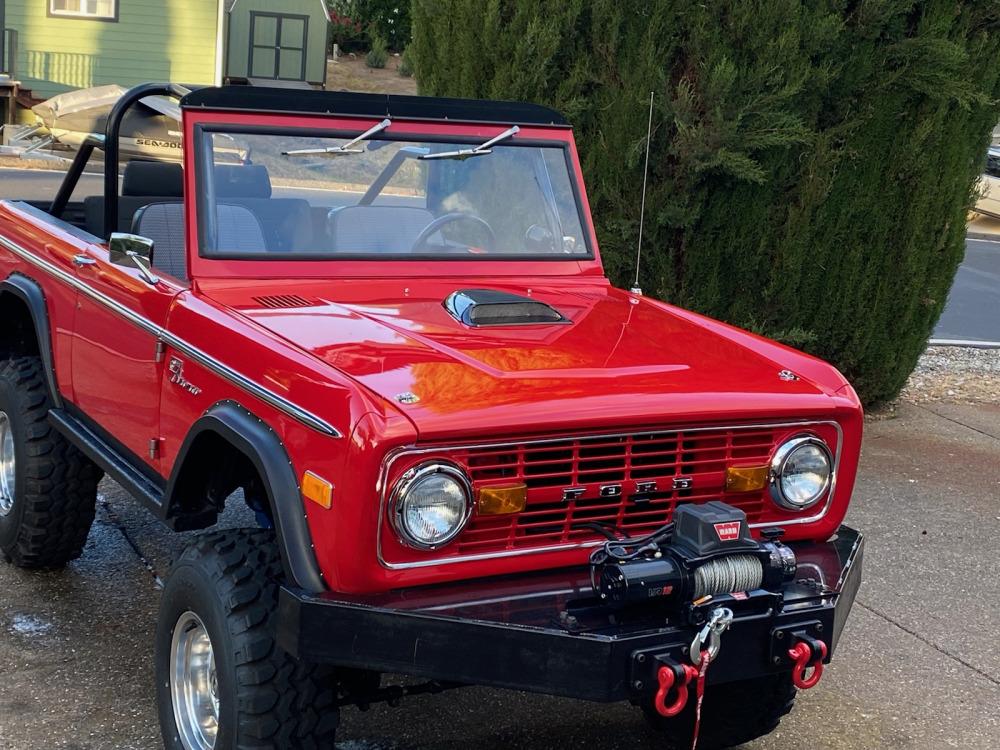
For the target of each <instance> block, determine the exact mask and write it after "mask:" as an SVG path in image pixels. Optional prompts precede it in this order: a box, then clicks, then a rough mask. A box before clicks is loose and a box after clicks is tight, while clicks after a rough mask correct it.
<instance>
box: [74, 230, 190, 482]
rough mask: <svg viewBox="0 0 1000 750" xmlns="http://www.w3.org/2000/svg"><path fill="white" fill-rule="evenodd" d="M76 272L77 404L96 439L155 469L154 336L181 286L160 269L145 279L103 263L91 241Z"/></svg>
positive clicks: (157, 374) (157, 366)
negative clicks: (153, 277) (93, 428)
mask: <svg viewBox="0 0 1000 750" xmlns="http://www.w3.org/2000/svg"><path fill="white" fill-rule="evenodd" d="M88 258H89V259H90V260H91V261H92V262H89V263H87V264H85V265H83V266H82V267H80V270H79V277H80V280H81V281H83V282H84V283H85V285H86V289H85V290H81V293H80V295H79V297H78V302H77V311H76V324H75V327H74V338H73V347H72V372H73V393H74V402H75V405H76V407H77V408H78V409H79V410H80V411H81V412H83V415H84V416H85V417H86V418H87V419H88V421H89V422H90V424H91V426H96V427H97V428H99V431H100V432H102V433H103V437H105V438H110V440H111V442H112V444H115V445H116V447H118V448H124V449H125V450H127V451H128V452H129V453H131V454H132V456H133V457H138V458H139V459H141V460H142V461H143V462H144V463H145V465H146V466H147V467H149V468H150V469H152V470H153V471H154V472H156V473H158V474H159V473H161V472H160V437H159V436H160V424H159V422H160V385H161V380H162V378H163V373H164V363H163V352H164V348H163V346H162V344H161V343H160V340H159V336H158V334H159V332H160V331H162V330H163V328H164V327H165V324H166V320H167V314H168V311H169V309H170V304H171V302H172V300H173V299H174V297H176V296H177V295H178V294H179V293H180V292H181V291H183V290H184V289H185V286H184V285H183V284H182V283H181V282H179V281H177V280H176V279H172V278H171V277H169V276H166V275H164V274H162V273H161V272H158V271H157V272H155V273H156V276H157V277H158V279H159V281H158V283H156V284H150V283H148V282H147V281H145V280H144V279H143V278H142V276H141V275H140V273H139V271H137V270H136V269H133V268H127V267H123V266H119V265H115V264H113V263H111V262H110V260H109V258H108V253H107V250H106V249H105V248H104V247H102V246H92V247H91V249H90V252H89V253H88Z"/></svg>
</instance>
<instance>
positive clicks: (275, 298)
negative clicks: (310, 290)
mask: <svg viewBox="0 0 1000 750" xmlns="http://www.w3.org/2000/svg"><path fill="white" fill-rule="evenodd" d="M253 301H254V302H256V303H257V304H259V305H261V306H262V307H271V308H290V307H312V306H314V305H317V304H319V303H318V302H316V300H308V299H306V298H305V297H300V296H299V295H297V294H271V295H266V296H263V297H254V298H253Z"/></svg>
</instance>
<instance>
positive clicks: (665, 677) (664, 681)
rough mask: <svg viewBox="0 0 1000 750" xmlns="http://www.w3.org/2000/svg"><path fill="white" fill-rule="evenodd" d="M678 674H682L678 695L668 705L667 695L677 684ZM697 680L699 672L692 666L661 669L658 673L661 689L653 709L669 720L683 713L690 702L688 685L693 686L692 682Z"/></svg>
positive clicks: (657, 692) (657, 679)
mask: <svg viewBox="0 0 1000 750" xmlns="http://www.w3.org/2000/svg"><path fill="white" fill-rule="evenodd" d="M677 672H680V673H681V680H680V683H679V684H678V685H677V695H676V697H675V698H674V700H673V702H672V703H671V704H669V705H667V695H668V694H669V693H670V689H671V688H673V687H674V683H675V682H677ZM697 679H698V670H697V669H695V668H694V667H692V666H691V665H690V664H684V665H677V666H673V665H671V666H662V667H660V669H659V670H658V671H657V673H656V681H657V682H658V683H660V688H659V689H658V690H657V691H656V697H655V698H653V707H654V708H655V709H656V713H658V714H659V715H660V716H664V717H666V718H668V719H669V718H670V717H671V716H676V715H677V714H679V713H680V712H681V711H683V710H684V706H686V705H687V700H688V685H690V684H691V681H692V680H697Z"/></svg>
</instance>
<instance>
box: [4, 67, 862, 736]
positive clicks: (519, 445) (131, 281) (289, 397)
mask: <svg viewBox="0 0 1000 750" xmlns="http://www.w3.org/2000/svg"><path fill="white" fill-rule="evenodd" d="M155 95H162V96H175V97H177V98H179V99H180V107H181V110H182V118H183V127H182V134H183V142H184V149H183V162H182V163H169V162H162V163H157V162H148V161H131V162H129V163H127V164H125V166H124V171H123V174H122V175H121V177H120V176H119V169H120V165H119V146H118V137H119V133H120V129H121V125H122V120H123V119H124V118H125V116H126V114H127V113H128V111H129V108H130V107H131V106H132V105H133V104H134V103H135V102H137V101H139V100H141V99H142V98H144V97H148V96H155ZM95 149H97V150H101V151H103V154H104V166H103V168H104V170H105V174H104V193H103V194H102V195H96V196H89V197H86V198H85V199H84V200H83V201H72V200H71V197H72V194H73V190H74V188H75V187H76V185H77V183H78V181H79V177H80V175H81V173H82V172H83V170H84V168H85V166H86V164H87V163H88V160H89V159H90V158H91V156H92V154H93V152H94V151H95ZM0 279H3V281H2V283H0V312H2V316H3V317H2V320H3V326H2V328H0V348H2V354H0V357H2V358H3V361H2V365H0V456H2V471H0V480H2V481H0V549H2V551H3V553H4V554H5V556H6V557H7V558H8V559H9V560H10V561H11V562H13V563H14V564H15V565H20V566H24V567H57V566H60V565H62V564H64V563H66V562H67V561H69V560H72V559H73V558H75V557H77V556H78V555H79V554H80V552H81V549H82V548H83V546H84V543H85V541H86V538H87V533H88V530H89V528H90V525H91V522H92V520H93V518H94V504H95V494H96V488H97V483H98V480H99V479H100V477H101V476H102V474H107V475H108V476H110V477H112V478H113V479H114V480H115V481H117V482H118V483H119V484H120V485H122V487H124V488H125V489H126V490H128V491H129V492H130V493H131V494H132V495H134V496H135V497H136V499H137V500H138V501H139V502H140V503H142V504H143V505H145V506H146V507H147V508H148V509H149V510H150V511H151V512H152V513H154V514H155V515H156V516H157V518H159V519H160V520H162V521H163V523H165V524H167V525H168V526H169V527H171V528H173V529H175V530H191V529H208V528H210V527H212V526H213V525H214V524H215V523H216V521H217V519H218V517H219V514H220V512H221V511H222V510H223V508H224V507H226V505H227V503H244V502H245V503H246V504H247V505H248V506H249V508H250V509H252V511H253V512H254V513H255V514H256V518H257V524H258V528H254V529H246V530H238V531H233V530H226V531H207V532H205V533H204V534H203V535H201V536H199V537H197V538H196V541H194V542H193V543H191V544H190V545H189V546H188V547H187V548H186V549H185V550H184V551H183V553H182V554H181V555H180V556H179V558H178V559H177V561H176V563H175V565H174V567H173V570H172V572H171V575H170V578H169V580H168V582H167V583H166V587H165V590H164V591H163V596H162V600H161V604H160V615H159V623H158V627H157V634H156V681H157V691H158V701H159V715H160V721H161V725H162V734H163V740H164V743H165V745H166V746H167V747H168V748H172V749H173V748H183V749H184V750H207V749H209V748H217V749H226V750H228V749H229V748H250V747H254V748H260V747H275V748H277V747H332V743H333V737H334V733H335V731H336V728H337V723H338V715H339V713H338V712H339V709H340V707H341V706H345V705H351V704H361V705H364V704H368V703H371V702H374V701H382V700H388V701H394V700H396V699H398V698H400V697H401V696H403V695H406V694H413V693H420V692H432V691H440V690H444V689H449V688H457V687H460V686H464V685H486V686H493V687H500V688H511V689H515V690H524V691H533V692H537V693H547V694H553V695H561V696H570V697H574V698H579V699H584V700H590V701H598V702H611V701H630V702H631V703H633V704H634V705H636V706H637V707H638V708H639V709H641V711H642V712H643V713H644V714H645V715H646V717H647V718H648V719H649V721H650V722H652V723H653V724H654V725H655V726H656V727H658V728H659V729H661V730H663V736H664V743H665V745H667V746H677V747H690V745H691V743H692V737H693V736H696V734H697V733H699V732H700V738H701V741H700V744H699V746H700V747H702V748H717V747H728V746H731V745H735V744H739V743H741V742H745V741H747V740H749V739H752V738H754V737H757V736H760V735H762V734H764V733H766V732H768V731H770V730H772V729H773V728H774V727H775V726H776V725H777V723H778V720H779V718H780V717H781V716H782V715H784V714H785V713H786V712H787V711H788V710H789V709H790V707H791V702H792V700H793V698H794V695H795V692H796V689H804V688H810V687H812V686H813V685H815V684H816V683H817V681H819V679H820V676H821V675H822V672H823V666H824V664H825V663H826V662H828V661H829V659H830V657H831V656H832V654H833V652H834V649H835V648H836V646H837V641H838V639H839V637H840V634H841V631H842V629H843V627H844V623H845V620H846V618H847V615H848V611H849V610H850V608H851V605H852V603H853V601H854V598H855V594H856V592H857V589H858V586H859V583H860V576H861V557H862V537H861V535H860V534H859V533H858V532H856V531H854V530H852V529H850V528H848V527H846V526H842V525H841V522H842V520H843V518H844V514H845V512H846V510H847V506H848V502H849V500H850V497H851V492H852V488H853V484H854V479H855V473H856V470H857V464H858V454H859V449H860V444H861V430H862V413H861V408H860V405H859V403H858V399H857V397H856V395H855V393H854V391H853V390H852V388H851V386H850V385H849V384H848V383H847V382H846V381H845V380H844V378H843V377H842V376H841V375H840V374H839V373H838V372H837V371H836V370H835V369H834V368H833V367H830V366H829V365H827V364H824V363H823V362H820V361H818V360H816V359H813V358H812V357H808V356H806V355H804V354H801V353H799V352H797V351H794V350H791V349H789V348H787V347H784V346H781V345H779V344H776V343H774V342H771V341H767V340H765V339H762V338H759V337H757V336H754V335H751V334H749V333H746V332H743V331H740V330H737V329H735V328H732V327H730V326H728V325H725V324H723V323H720V322H717V321H714V320H710V319H707V318H704V317H702V316H699V315H696V314H694V313H691V312H687V311H684V310H681V309H678V308H676V307H672V306H670V305H668V304H665V303H662V302H659V301H657V300H654V299H649V298H647V297H644V296H642V295H641V293H639V292H638V290H635V291H633V292H625V291H622V290H619V289H615V288H614V287H612V286H611V284H610V283H609V281H608V279H607V278H606V277H605V275H604V273H603V270H602V266H601V259H600V253H599V251H598V247H597V240H596V237H595V235H594V229H593V225H592V224H591V219H590V214H589V209H588V204H587V195H586V191H585V190H584V185H583V179H582V175H581V170H580V162H579V160H578V158H577V153H576V149H575V147H574V142H573V136H572V133H571V131H570V128H569V126H568V125H567V124H566V122H565V121H564V120H563V119H562V118H561V117H560V115H559V114H558V113H556V112H553V111H551V110H549V109H546V108H543V107H539V106H533V105H528V104H512V103H507V102H478V101H463V100H449V99H430V98H419V97H405V96H383V95H367V94H347V93H328V92H302V91H284V90H278V89H259V88H247V87H224V88H205V89H199V90H194V91H187V90H183V89H181V88H179V87H176V86H173V85H163V84H148V85H144V86H140V87H138V88H136V89H133V90H132V91H130V92H128V93H127V94H126V95H125V96H124V97H123V98H122V99H121V100H120V101H119V102H118V104H117V105H116V106H115V108H114V110H113V111H112V112H111V114H110V115H109V117H108V121H107V132H106V133H105V134H104V135H103V137H96V136H95V137H93V138H91V139H90V140H89V141H87V142H86V143H84V144H83V146H82V147H81V148H80V150H79V152H78V154H77V156H76V159H75V161H74V163H73V165H72V167H71V168H70V170H69V172H68V174H67V176H66V178H65V182H64V184H63V186H62V188H61V189H60V190H59V192H58V194H57V195H56V197H55V199H54V200H53V201H52V202H51V203H50V204H49V203H46V204H40V203H37V202H35V203H32V202H29V201H4V202H2V203H0ZM383 673H392V674H399V675H405V676H407V679H405V680H403V681H402V682H401V683H400V681H398V680H397V681H394V682H393V684H390V685H382V684H381V682H380V676H381V675H382V674H383Z"/></svg>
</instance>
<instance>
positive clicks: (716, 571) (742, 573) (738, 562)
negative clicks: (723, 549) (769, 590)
mask: <svg viewBox="0 0 1000 750" xmlns="http://www.w3.org/2000/svg"><path fill="white" fill-rule="evenodd" d="M763 580H764V566H763V565H762V564H761V561H760V559H759V558H757V557H755V556H754V555H731V556H729V557H722V558H719V559H717V560H712V561H711V562H709V563H706V564H704V565H702V566H700V567H699V568H698V569H697V570H695V572H694V599H695V600H698V599H700V598H701V597H703V596H709V595H714V594H729V593H732V592H733V591H750V590H751V589H756V588H760V585H761V582H762V581H763Z"/></svg>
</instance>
